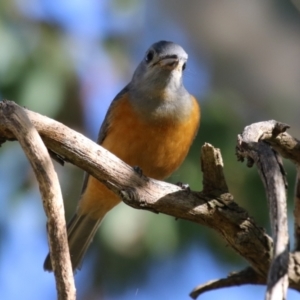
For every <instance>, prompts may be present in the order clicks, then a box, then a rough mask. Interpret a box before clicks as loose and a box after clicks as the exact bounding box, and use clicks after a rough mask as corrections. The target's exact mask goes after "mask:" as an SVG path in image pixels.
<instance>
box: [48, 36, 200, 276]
mask: <svg viewBox="0 0 300 300" xmlns="http://www.w3.org/2000/svg"><path fill="white" fill-rule="evenodd" d="M187 59H188V55H187V53H186V52H185V51H184V50H183V48H182V47H181V46H179V45H177V44H174V43H172V42H167V41H160V42H157V43H155V44H153V45H152V46H151V47H150V48H149V49H148V51H147V52H146V54H145V57H144V58H143V60H142V62H141V63H140V64H139V65H138V67H137V69H136V70H135V72H134V74H133V77H132V79H131V82H130V83H129V84H128V85H127V86H126V87H125V88H124V89H123V90H122V91H121V92H120V93H119V94H118V95H117V96H116V97H115V99H114V100H113V101H112V103H111V105H110V107H109V109H108V111H107V114H106V116H105V119H104V121H103V124H102V126H101V128H100V132H99V136H98V140H97V142H98V144H99V145H101V146H102V147H104V148H106V149H107V150H109V151H110V152H112V153H114V154H115V155H116V156H118V157H119V158H120V159H122V160H123V161H124V162H126V163H127V164H129V165H131V166H138V167H140V168H141V170H142V172H143V174H144V175H146V176H149V177H152V178H155V179H159V180H161V179H165V178H167V177H168V176H170V175H171V174H172V173H173V172H174V171H175V170H176V169H177V168H178V167H179V166H180V165H181V163H182V162H183V160H184V159H185V157H186V155H187V153H188V151H189V148H190V146H191V144H192V142H193V140H194V137H195V135H196V133H197V130H198V127H199V121H200V107H199V105H198V102H197V100H196V99H195V98H194V97H193V96H192V95H190V94H189V93H188V91H187V90H186V89H185V87H184V86H183V83H182V73H183V70H184V69H185V67H186V62H187ZM120 201H121V200H120V198H119V197H118V196H117V195H116V194H114V193H113V192H112V191H110V190H109V189H108V188H107V187H106V186H105V185H104V184H102V183H101V182H99V181H98V180H96V179H95V178H94V177H92V176H90V175H88V174H85V179H84V183H83V188H82V193H81V198H80V201H79V204H78V208H77V212H76V214H75V216H74V217H73V218H72V219H71V221H70V223H69V224H68V228H67V230H68V241H69V248H70V255H71V261H72V267H73V270H75V269H76V268H79V267H80V264H81V261H82V259H83V256H84V254H85V252H86V251H87V249H88V247H89V245H90V243H91V241H92V239H93V237H94V235H95V233H96V231H97V229H98V227H99V225H100V223H101V221H102V219H103V218H104V216H105V215H106V213H107V212H109V211H110V210H111V209H112V208H113V207H114V206H116V205H117V204H118V203H119V202H120ZM44 269H45V270H48V271H51V270H52V265H51V260H50V256H49V255H48V257H47V258H46V260H45V263H44Z"/></svg>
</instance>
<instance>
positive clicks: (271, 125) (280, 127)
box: [259, 120, 300, 165]
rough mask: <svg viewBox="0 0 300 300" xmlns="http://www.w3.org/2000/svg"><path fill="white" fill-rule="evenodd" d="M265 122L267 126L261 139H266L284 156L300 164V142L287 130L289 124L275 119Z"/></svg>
mask: <svg viewBox="0 0 300 300" xmlns="http://www.w3.org/2000/svg"><path fill="white" fill-rule="evenodd" d="M263 123H264V124H265V127H264V128H263V130H262V132H261V134H260V136H259V140H261V141H266V142H267V143H268V144H270V145H271V146H272V148H273V149H275V150H276V151H277V152H278V153H279V154H280V155H281V156H282V157H284V158H287V159H290V160H291V161H292V162H294V163H295V164H296V165H298V164H300V142H299V140H297V139H296V138H294V137H292V136H291V135H289V134H288V133H287V132H285V131H286V129H288V128H289V126H288V125H286V124H283V123H280V122H276V121H274V120H272V121H268V122H263Z"/></svg>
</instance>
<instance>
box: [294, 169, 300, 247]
mask: <svg viewBox="0 0 300 300" xmlns="http://www.w3.org/2000/svg"><path fill="white" fill-rule="evenodd" d="M294 204H295V208H294V218H295V222H294V232H295V234H294V235H295V251H300V165H297V176H296V184H295V195H294Z"/></svg>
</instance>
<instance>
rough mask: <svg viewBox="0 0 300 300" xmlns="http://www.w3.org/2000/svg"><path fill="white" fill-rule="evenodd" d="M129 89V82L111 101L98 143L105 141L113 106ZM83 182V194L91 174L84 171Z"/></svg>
mask: <svg viewBox="0 0 300 300" xmlns="http://www.w3.org/2000/svg"><path fill="white" fill-rule="evenodd" d="M128 89H129V84H128V85H127V86H126V87H125V88H123V89H122V90H121V92H120V93H118V94H117V95H116V97H115V98H114V99H113V101H112V102H111V104H110V106H109V108H108V110H107V113H106V115H105V118H104V120H103V123H102V125H101V127H100V130H99V134H98V138H97V144H99V145H101V144H102V143H103V141H104V140H105V137H106V135H107V132H108V128H109V117H110V113H111V111H112V108H113V106H114V105H115V103H116V102H117V101H118V100H119V99H120V98H121V97H122V96H123V95H124V94H125V93H127V92H128ZM83 176H84V177H83V184H82V189H81V195H82V194H83V193H84V191H85V189H86V186H87V182H88V179H89V174H88V173H86V172H84V175H83Z"/></svg>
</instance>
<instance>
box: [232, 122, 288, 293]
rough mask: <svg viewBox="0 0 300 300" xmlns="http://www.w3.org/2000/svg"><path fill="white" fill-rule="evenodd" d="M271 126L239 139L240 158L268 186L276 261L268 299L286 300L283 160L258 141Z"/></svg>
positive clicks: (259, 125) (261, 125)
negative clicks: (251, 165) (254, 168)
mask: <svg viewBox="0 0 300 300" xmlns="http://www.w3.org/2000/svg"><path fill="white" fill-rule="evenodd" d="M269 124H270V122H260V123H255V124H252V125H250V126H247V127H246V128H245V130H244V132H243V133H242V135H240V136H239V137H238V146H237V149H238V154H239V155H240V157H247V158H250V159H251V160H252V161H253V162H255V164H256V165H257V168H258V171H259V174H260V177H261V179H262V181H263V183H264V185H265V188H266V192H267V198H268V203H269V208H270V221H271V227H272V233H273V239H274V258H273V261H272V264H271V267H270V271H269V275H268V288H267V295H266V299H285V298H286V293H287V288H288V265H289V237H288V225H287V207H286V178H285V172H284V170H283V166H282V162H281V159H280V157H279V156H278V155H277V153H276V152H274V151H273V150H272V149H271V147H270V146H268V145H267V144H266V143H264V142H262V141H259V139H260V138H261V136H262V135H263V134H264V130H266V128H269Z"/></svg>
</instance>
